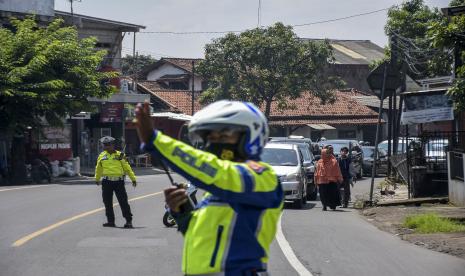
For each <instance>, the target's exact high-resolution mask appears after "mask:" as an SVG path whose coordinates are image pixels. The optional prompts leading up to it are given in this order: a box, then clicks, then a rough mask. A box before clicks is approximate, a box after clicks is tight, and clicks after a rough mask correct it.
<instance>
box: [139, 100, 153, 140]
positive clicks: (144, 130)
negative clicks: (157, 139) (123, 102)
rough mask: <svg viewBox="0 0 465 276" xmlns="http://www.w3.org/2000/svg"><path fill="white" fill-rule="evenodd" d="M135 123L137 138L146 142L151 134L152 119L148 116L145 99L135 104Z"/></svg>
mask: <svg viewBox="0 0 465 276" xmlns="http://www.w3.org/2000/svg"><path fill="white" fill-rule="evenodd" d="M135 123H136V127H137V134H138V135H139V139H140V140H141V141H142V142H144V143H148V142H149V140H150V137H152V134H153V121H152V118H151V117H150V106H149V102H147V101H146V102H144V103H143V104H138V105H137V107H136V119H135Z"/></svg>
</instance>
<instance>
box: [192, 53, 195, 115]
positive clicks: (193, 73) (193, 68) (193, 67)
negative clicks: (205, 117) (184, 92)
mask: <svg viewBox="0 0 465 276" xmlns="http://www.w3.org/2000/svg"><path fill="white" fill-rule="evenodd" d="M194 78H195V62H194V60H192V99H191V110H192V112H191V115H194V97H195V95H194V93H195V90H194V83H195V79H194Z"/></svg>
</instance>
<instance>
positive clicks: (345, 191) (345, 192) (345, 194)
mask: <svg viewBox="0 0 465 276" xmlns="http://www.w3.org/2000/svg"><path fill="white" fill-rule="evenodd" d="M339 190H340V192H341V199H342V201H343V202H342V203H343V204H344V205H348V204H349V201H350V179H349V178H344V180H343V181H342V184H340V186H339Z"/></svg>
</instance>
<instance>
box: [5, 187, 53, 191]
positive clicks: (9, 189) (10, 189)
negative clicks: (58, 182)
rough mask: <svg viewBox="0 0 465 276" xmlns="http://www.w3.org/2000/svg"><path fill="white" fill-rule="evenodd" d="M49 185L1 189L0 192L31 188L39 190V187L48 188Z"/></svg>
mask: <svg viewBox="0 0 465 276" xmlns="http://www.w3.org/2000/svg"><path fill="white" fill-rule="evenodd" d="M50 186H51V185H34V186H27V187H17V188H8V189H1V190H0V192H8V191H13V190H22V189H31V188H39V187H50Z"/></svg>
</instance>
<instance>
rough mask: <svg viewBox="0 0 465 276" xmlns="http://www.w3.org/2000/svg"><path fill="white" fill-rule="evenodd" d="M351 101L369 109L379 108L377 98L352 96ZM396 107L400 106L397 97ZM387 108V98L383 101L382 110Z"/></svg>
mask: <svg viewBox="0 0 465 276" xmlns="http://www.w3.org/2000/svg"><path fill="white" fill-rule="evenodd" d="M351 98H352V99H354V100H356V101H357V102H358V103H360V104H362V105H364V106H369V107H375V108H379V104H380V100H379V98H378V97H377V96H352V97H351ZM396 99H397V103H396V104H397V107H399V105H400V97H399V96H397V97H396ZM388 108H389V98H386V99H384V101H383V109H388Z"/></svg>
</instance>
